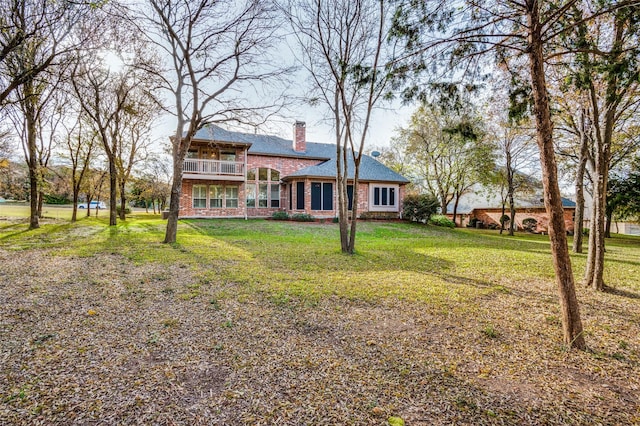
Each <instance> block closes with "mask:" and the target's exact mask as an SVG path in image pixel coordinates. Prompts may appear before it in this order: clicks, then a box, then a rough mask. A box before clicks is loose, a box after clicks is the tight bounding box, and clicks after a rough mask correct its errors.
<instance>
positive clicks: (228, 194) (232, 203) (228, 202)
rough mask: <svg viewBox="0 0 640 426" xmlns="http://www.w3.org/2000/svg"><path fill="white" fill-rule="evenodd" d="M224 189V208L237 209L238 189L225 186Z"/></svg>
mask: <svg viewBox="0 0 640 426" xmlns="http://www.w3.org/2000/svg"><path fill="white" fill-rule="evenodd" d="M224 189H225V206H226V207H227V208H235V207H238V187H237V186H226V187H225V188H224Z"/></svg>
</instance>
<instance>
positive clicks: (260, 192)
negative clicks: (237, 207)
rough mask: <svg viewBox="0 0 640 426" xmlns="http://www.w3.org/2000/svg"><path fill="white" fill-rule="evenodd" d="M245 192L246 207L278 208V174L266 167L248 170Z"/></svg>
mask: <svg viewBox="0 0 640 426" xmlns="http://www.w3.org/2000/svg"><path fill="white" fill-rule="evenodd" d="M246 192H247V207H258V208H267V207H275V208H278V207H280V172H279V171H278V170H275V169H269V168H266V167H260V168H257V169H251V170H248V171H247V185H246ZM256 200H257V202H256Z"/></svg>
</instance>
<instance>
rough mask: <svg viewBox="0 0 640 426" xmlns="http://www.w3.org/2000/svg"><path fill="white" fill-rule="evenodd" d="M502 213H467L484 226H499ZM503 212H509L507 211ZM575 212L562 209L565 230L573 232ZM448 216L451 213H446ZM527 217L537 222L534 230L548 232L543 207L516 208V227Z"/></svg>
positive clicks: (490, 211)
mask: <svg viewBox="0 0 640 426" xmlns="http://www.w3.org/2000/svg"><path fill="white" fill-rule="evenodd" d="M501 213H502V210H501V209H475V210H473V211H472V212H471V214H470V215H469V219H471V218H474V217H475V218H477V219H478V220H480V221H482V222H483V223H484V224H485V226H486V225H487V224H491V223H493V224H496V225H498V226H500V215H501ZM505 214H509V212H508V211H506V212H505ZM574 214H575V209H574V208H565V209H564V225H565V227H566V228H567V232H570V233H573V229H574V223H573V217H574ZM448 216H449V217H450V218H451V217H452V215H448ZM527 218H533V219H535V220H536V221H537V222H538V224H537V227H536V232H540V233H547V232H549V216H547V212H546V210H545V209H544V208H542V207H540V208H529V209H517V210H516V229H517V230H522V229H523V227H522V221H523V220H524V219H527Z"/></svg>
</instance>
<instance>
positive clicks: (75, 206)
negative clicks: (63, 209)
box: [71, 182, 78, 222]
mask: <svg viewBox="0 0 640 426" xmlns="http://www.w3.org/2000/svg"><path fill="white" fill-rule="evenodd" d="M77 220H78V189H77V187H76V185H75V182H74V185H73V211H72V212H71V222H75V221H77Z"/></svg>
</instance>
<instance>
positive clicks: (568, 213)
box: [447, 193, 576, 233]
mask: <svg viewBox="0 0 640 426" xmlns="http://www.w3.org/2000/svg"><path fill="white" fill-rule="evenodd" d="M515 204H516V224H515V228H516V230H523V229H524V227H523V224H522V222H523V221H524V220H525V219H535V221H536V226H535V228H534V232H537V233H547V232H548V231H549V230H548V228H549V216H548V215H547V211H546V209H545V207H544V203H543V200H542V194H541V193H537V194H534V195H531V196H529V197H521V198H516V200H515ZM452 206H453V203H451V204H449V206H447V216H448V217H449V219H452V218H453V207H452ZM562 207H563V210H564V224H565V227H566V229H567V232H569V233H573V229H574V217H575V211H576V203H574V202H573V201H571V200H569V199H568V198H564V197H563V198H562ZM457 213H458V215H457V218H456V226H461V227H463V226H467V225H468V224H469V222H470V221H471V220H473V219H477V220H478V221H480V222H482V224H481V226H482V227H498V228H499V227H500V217H501V215H502V207H501V206H500V200H499V198H498V197H497V196H495V195H494V196H491V195H489V196H486V197H482V196H478V195H477V194H474V193H469V194H465V195H464V196H463V197H461V200H460V203H459V205H458V211H457ZM505 214H507V215H508V214H509V207H508V206H507V208H506V211H505Z"/></svg>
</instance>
